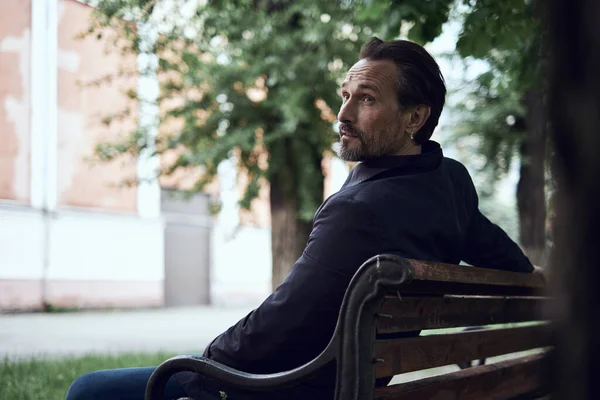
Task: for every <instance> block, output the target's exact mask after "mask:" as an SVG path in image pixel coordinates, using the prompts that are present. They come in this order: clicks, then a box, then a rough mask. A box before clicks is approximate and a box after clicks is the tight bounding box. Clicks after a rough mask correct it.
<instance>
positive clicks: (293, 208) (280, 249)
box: [270, 139, 323, 290]
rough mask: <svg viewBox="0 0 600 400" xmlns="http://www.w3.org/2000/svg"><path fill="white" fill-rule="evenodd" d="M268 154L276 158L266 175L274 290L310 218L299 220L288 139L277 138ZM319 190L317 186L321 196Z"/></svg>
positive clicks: (296, 168)
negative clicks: (268, 176)
mask: <svg viewBox="0 0 600 400" xmlns="http://www.w3.org/2000/svg"><path fill="white" fill-rule="evenodd" d="M270 154H271V157H272V158H273V156H276V157H277V158H278V160H279V161H278V162H277V165H278V167H277V168H276V170H275V171H274V172H272V174H271V179H270V182H271V184H270V205H271V255H272V262H273V277H272V289H273V290H275V288H277V286H279V284H280V283H281V282H282V281H283V280H284V279H285V277H286V276H287V275H288V274H289V272H290V270H291V269H292V266H293V265H294V263H295V262H296V260H297V259H298V258H299V257H300V255H302V251H303V250H304V247H305V246H306V242H307V240H308V236H309V235H310V231H311V229H312V221H303V220H301V219H300V216H299V213H298V193H297V191H298V186H299V185H300V182H299V179H298V174H301V173H302V170H301V168H302V166H298V165H297V162H296V157H295V154H294V149H293V144H292V140H291V139H287V140H286V139H284V140H281V141H279V142H278V143H277V144H276V147H275V148H273V149H271V150H270ZM321 186H322V185H321ZM322 193H323V192H322V190H321V197H322Z"/></svg>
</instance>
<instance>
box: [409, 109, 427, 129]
mask: <svg viewBox="0 0 600 400" xmlns="http://www.w3.org/2000/svg"><path fill="white" fill-rule="evenodd" d="M408 112H409V120H408V125H407V126H406V130H407V131H408V132H419V130H420V129H421V128H422V127H423V125H425V123H426V122H427V120H428V119H429V116H430V115H431V107H429V106H428V105H427V104H419V105H418V106H414V107H411V108H410V109H409V110H408Z"/></svg>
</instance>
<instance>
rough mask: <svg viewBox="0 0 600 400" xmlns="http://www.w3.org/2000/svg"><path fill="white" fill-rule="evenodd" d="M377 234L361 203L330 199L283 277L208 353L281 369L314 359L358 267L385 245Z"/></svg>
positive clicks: (256, 369) (258, 369)
mask: <svg viewBox="0 0 600 400" xmlns="http://www.w3.org/2000/svg"><path fill="white" fill-rule="evenodd" d="M379 236H380V235H377V227H376V223H375V218H374V216H373V215H372V213H371V212H370V211H369V209H368V208H367V207H366V206H365V205H364V204H363V203H360V202H358V201H355V200H349V199H345V200H333V201H329V202H327V204H326V206H325V207H323V208H322V209H321V210H320V212H319V213H318V215H317V216H316V218H315V221H314V225H313V230H312V232H311V235H310V237H309V240H308V243H307V245H306V248H305V249H304V252H303V254H302V256H301V257H300V258H299V259H298V261H296V263H295V264H294V266H293V268H292V270H291V272H290V274H289V275H288V276H287V277H286V279H285V280H284V281H283V283H282V284H281V285H280V286H279V287H278V288H277V289H276V290H275V291H274V292H273V293H272V294H271V295H270V296H269V297H268V298H267V299H266V300H265V301H264V302H263V303H262V304H261V305H260V306H259V307H258V308H257V309H255V310H254V311H252V312H251V313H250V314H248V315H247V316H246V317H245V318H243V319H242V320H240V321H239V322H238V323H236V324H235V325H234V326H232V327H231V328H229V329H228V330H227V331H226V332H224V333H223V334H221V335H220V336H218V337H217V338H216V339H215V340H214V341H213V342H212V343H211V344H210V346H209V347H208V348H207V349H206V351H205V354H204V355H205V356H206V357H209V358H211V359H213V360H216V361H218V362H221V363H223V364H225V365H228V366H230V367H233V368H237V369H240V370H242V371H246V372H251V373H272V372H280V371H284V370H288V369H292V368H295V367H298V366H300V365H302V364H304V363H306V362H308V361H310V360H311V359H313V358H314V357H315V356H317V355H318V354H319V353H320V352H321V351H323V350H324V348H325V347H326V346H327V344H328V343H329V340H330V339H331V336H332V334H333V331H334V328H335V324H336V322H337V316H338V313H339V309H340V306H341V302H342V299H343V296H344V293H345V290H346V288H347V286H348V284H349V282H350V279H351V278H352V276H353V275H354V272H355V271H356V270H357V269H358V267H360V265H362V263H363V262H365V261H366V260H367V259H368V258H370V257H372V256H373V255H376V252H377V251H378V249H380V248H381V246H380V244H379V243H378V241H379V240H380V239H378V237H379Z"/></svg>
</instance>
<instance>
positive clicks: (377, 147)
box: [67, 38, 534, 400]
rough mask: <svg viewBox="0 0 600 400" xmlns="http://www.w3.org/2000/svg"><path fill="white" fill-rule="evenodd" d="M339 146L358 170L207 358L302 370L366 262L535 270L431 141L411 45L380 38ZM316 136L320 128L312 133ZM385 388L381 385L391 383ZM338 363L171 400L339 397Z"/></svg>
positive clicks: (432, 123) (143, 376) (435, 75)
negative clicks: (263, 383) (392, 259)
mask: <svg viewBox="0 0 600 400" xmlns="http://www.w3.org/2000/svg"><path fill="white" fill-rule="evenodd" d="M340 95H341V97H342V99H343V103H342V107H341V109H340V111H339V114H338V120H339V123H340V125H339V134H340V150H339V155H340V157H341V158H342V159H344V160H346V161H359V162H360V163H359V164H358V165H357V166H356V167H355V168H354V169H353V170H352V171H351V173H350V175H349V177H348V179H347V181H346V182H345V184H344V185H343V187H342V188H341V190H340V191H339V192H338V193H336V194H335V195H333V196H331V197H330V198H328V199H327V200H326V201H325V202H324V203H323V204H322V206H321V207H320V208H319V210H318V211H317V213H316V214H315V217H314V224H313V230H312V232H311V234H310V238H309V239H308V243H307V245H306V248H305V249H304V252H303V254H302V256H301V257H300V258H299V259H298V261H297V262H296V263H295V265H294V267H293V268H292V271H291V273H290V274H289V276H287V278H286V279H285V280H284V282H283V283H282V284H281V285H280V286H279V287H278V288H277V289H276V290H275V291H274V293H273V294H271V295H270V296H269V297H268V298H267V299H266V300H265V301H264V302H263V303H262V304H261V305H260V306H259V307H258V308H257V309H255V310H254V311H252V312H251V313H250V314H248V315H247V316H246V317H245V318H243V319H242V320H241V321H239V322H238V323H237V324H235V325H234V326H232V327H231V328H229V329H228V330H227V331H226V332H224V333H223V334H221V335H220V336H218V337H217V338H215V339H214V340H213V341H212V343H210V345H209V346H208V347H207V348H206V350H205V352H204V356H206V357H208V358H211V359H213V360H215V361H218V362H220V363H223V364H225V365H228V366H230V367H232V368H236V369H238V370H241V371H246V372H250V373H258V374H264V373H274V372H281V371H286V370H290V369H293V368H296V367H298V366H300V365H302V364H304V363H306V362H308V361H310V360H312V359H313V358H314V357H316V356H317V355H318V354H319V353H320V352H321V351H322V350H323V349H324V348H325V346H326V345H327V343H328V342H329V340H330V338H331V336H332V333H333V330H334V327H335V324H336V321H337V317H338V312H339V310H340V305H341V302H342V298H343V296H344V293H345V291H346V288H347V286H348V284H349V282H350V279H351V278H352V276H353V275H354V273H355V272H356V270H357V269H358V267H359V266H360V265H361V264H362V263H363V262H364V261H366V260H367V259H369V258H370V257H372V256H374V255H376V254H381V253H388V254H396V255H398V256H401V257H405V258H412V259H419V260H428V261H439V262H444V263H449V264H458V263H459V262H460V261H463V260H464V261H465V262H467V263H470V264H473V265H476V266H478V267H485V268H494V269H504V270H510V271H518V272H532V271H533V270H534V268H533V266H532V265H531V263H530V262H529V260H528V259H527V257H525V255H524V254H523V252H522V251H521V249H520V248H519V247H518V246H517V244H515V243H514V242H513V241H512V240H511V239H510V238H509V237H508V236H507V235H506V233H504V232H503V231H502V229H500V228H499V227H498V226H496V225H494V224H492V223H491V222H490V221H489V220H488V219H487V218H486V217H484V216H483V215H482V214H481V213H480V211H479V209H478V198H477V193H476V191H475V188H474V186H473V183H472V181H471V178H470V176H469V174H468V172H467V170H466V169H465V167H464V166H463V165H461V164H460V163H458V162H457V161H454V160H451V159H449V158H445V157H444V156H443V154H442V149H441V148H440V145H439V144H437V143H435V142H433V141H430V140H429V139H430V137H431V135H432V133H433V131H434V128H435V127H436V125H437V123H438V119H439V117H440V113H441V112H442V108H443V106H444V101H445V95H446V88H445V84H444V79H443V77H442V75H441V73H440V69H439V66H438V65H437V63H436V62H435V60H434V59H433V58H432V57H431V55H430V54H429V53H427V51H426V50H425V49H424V48H423V47H421V46H419V45H417V44H415V43H412V42H409V41H402V40H398V41H392V42H383V41H381V40H379V39H377V38H373V39H372V40H371V41H370V42H368V43H367V44H366V45H365V46H364V47H363V49H362V51H361V54H360V59H359V61H358V62H357V63H356V64H355V65H354V66H353V67H352V68H351V69H350V70H349V72H348V74H347V75H346V79H345V80H344V82H343V83H342V85H341V87H340ZM315 134H317V133H315ZM153 370H154V368H139V369H122V370H111V371H98V372H94V373H91V374H86V375H84V376H82V377H80V378H78V379H77V380H76V381H75V382H74V383H73V384H72V386H71V388H70V389H69V393H68V395H67V399H68V400H75V399H106V400H116V399H139V400H141V399H143V395H144V389H145V385H146V383H147V381H148V378H149V377H150V375H151V373H152V371H153ZM384 383H385V382H384ZM334 385H335V363H331V364H329V365H328V366H326V367H324V368H323V369H322V370H321V371H319V372H318V373H317V374H315V376H313V377H312V378H310V379H308V380H307V381H305V382H303V383H301V384H299V385H296V386H294V387H290V388H286V389H281V390H277V391H274V392H271V393H252V392H248V391H242V390H239V389H235V388H231V387H225V386H223V385H222V384H221V383H220V382H217V381H214V380H209V379H206V378H205V377H203V376H200V375H198V374H195V373H191V372H189V373H188V372H181V373H178V374H176V375H175V376H174V377H173V378H171V380H170V381H169V384H168V385H167V388H166V393H165V399H167V398H168V399H172V398H177V397H179V396H181V397H183V396H184V395H188V396H189V397H192V398H195V399H219V398H220V397H219V392H220V391H225V392H226V393H227V395H228V398H230V399H233V400H242V399H288V400H289V399H302V400H306V399H313V400H314V399H332V398H333V391H334Z"/></svg>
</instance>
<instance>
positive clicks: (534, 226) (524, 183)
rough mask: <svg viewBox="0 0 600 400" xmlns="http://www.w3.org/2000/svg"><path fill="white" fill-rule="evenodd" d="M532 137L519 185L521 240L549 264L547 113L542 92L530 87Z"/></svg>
mask: <svg viewBox="0 0 600 400" xmlns="http://www.w3.org/2000/svg"><path fill="white" fill-rule="evenodd" d="M525 104H526V107H527V128H528V137H527V139H526V140H525V141H524V142H523V143H522V145H521V149H520V152H521V171H520V178H519V183H518V185H517V208H518V210H519V233H520V242H521V246H522V247H523V250H524V252H525V254H527V256H528V257H529V259H530V260H531V262H532V263H534V264H536V265H544V264H545V258H546V257H545V253H546V190H545V163H546V160H545V159H546V139H547V128H546V127H547V121H548V120H547V113H546V111H545V107H546V105H545V104H544V101H543V96H542V92H541V91H540V90H538V89H530V90H529V91H528V92H527V93H526V94H525Z"/></svg>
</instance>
